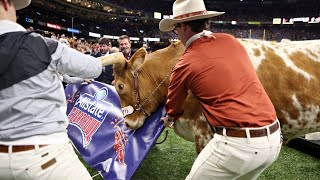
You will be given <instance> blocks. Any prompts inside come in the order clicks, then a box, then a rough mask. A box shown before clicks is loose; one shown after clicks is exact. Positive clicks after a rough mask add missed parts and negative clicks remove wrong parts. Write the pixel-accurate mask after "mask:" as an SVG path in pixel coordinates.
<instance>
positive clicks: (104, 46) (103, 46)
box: [97, 37, 111, 57]
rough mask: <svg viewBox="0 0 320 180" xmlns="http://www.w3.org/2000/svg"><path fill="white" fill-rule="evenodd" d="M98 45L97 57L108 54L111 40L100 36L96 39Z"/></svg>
mask: <svg viewBox="0 0 320 180" xmlns="http://www.w3.org/2000/svg"><path fill="white" fill-rule="evenodd" d="M98 43H99V45H100V54H97V56H98V57H100V56H104V55H106V54H110V49H111V42H110V40H109V39H108V38H106V37H102V38H100V39H99V41H98Z"/></svg>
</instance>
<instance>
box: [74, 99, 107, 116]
mask: <svg viewBox="0 0 320 180" xmlns="http://www.w3.org/2000/svg"><path fill="white" fill-rule="evenodd" d="M96 102H97V101H91V99H90V98H88V97H84V98H79V99H77V101H76V103H75V105H74V106H78V105H79V107H81V109H83V110H85V111H87V112H89V113H90V114H92V115H94V116H96V117H98V118H101V117H102V115H103V113H104V108H103V107H100V106H99V105H98V104H96Z"/></svg>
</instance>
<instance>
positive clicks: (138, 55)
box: [128, 48, 147, 71]
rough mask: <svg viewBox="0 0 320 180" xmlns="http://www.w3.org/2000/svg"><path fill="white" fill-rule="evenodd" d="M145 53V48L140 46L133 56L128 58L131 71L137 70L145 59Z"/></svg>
mask: <svg viewBox="0 0 320 180" xmlns="http://www.w3.org/2000/svg"><path fill="white" fill-rule="evenodd" d="M146 55H147V51H146V49H145V48H140V49H138V50H137V51H136V52H135V53H134V54H133V56H132V57H131V58H130V61H129V62H128V64H129V65H130V66H131V69H132V70H133V71H137V70H139V68H140V66H141V65H142V64H143V63H144V61H145V59H146Z"/></svg>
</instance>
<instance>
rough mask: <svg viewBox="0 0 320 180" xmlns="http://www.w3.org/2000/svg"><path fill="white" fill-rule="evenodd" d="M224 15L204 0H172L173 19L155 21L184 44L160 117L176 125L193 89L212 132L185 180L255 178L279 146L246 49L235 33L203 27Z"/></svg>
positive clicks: (277, 133) (271, 111)
mask: <svg viewBox="0 0 320 180" xmlns="http://www.w3.org/2000/svg"><path fill="white" fill-rule="evenodd" d="M223 13H224V12H216V11H207V10H206V8H205V5H204V2H203V0H176V1H175V2H174V4H173V18H172V19H163V20H161V22H160V24H159V28H160V30H161V31H171V30H174V31H175V33H176V34H178V37H179V39H180V40H181V41H182V43H183V44H184V45H185V46H186V50H185V53H184V54H183V55H182V57H181V58H180V60H179V61H178V63H177V64H176V66H175V67H174V70H173V72H172V75H171V79H170V86H169V90H168V100H167V102H166V111H167V116H166V117H164V118H162V121H164V124H165V125H166V126H167V127H171V128H174V126H173V125H174V120H176V119H178V118H179V117H180V116H181V115H182V114H183V109H184V106H183V105H184V101H185V99H186V97H187V94H188V90H191V91H192V93H193V94H194V95H195V96H196V97H197V98H198V100H199V102H200V105H201V107H202V110H203V113H204V115H205V117H206V119H207V120H208V122H209V124H210V125H211V126H212V129H214V130H215V134H214V138H213V139H212V140H211V141H210V142H209V144H208V145H207V146H206V147H205V148H204V149H203V150H202V151H201V153H200V154H199V156H198V157H197V159H196V160H195V162H194V164H193V166H192V169H191V171H190V173H189V175H188V176H187V178H186V179H201V180H205V179H256V178H257V177H258V176H259V175H260V174H261V173H262V172H263V170H265V169H266V168H267V167H269V166H270V165H271V164H272V163H273V162H274V161H275V160H276V159H277V157H278V155H279V152H280V149H281V144H282V140H281V132H280V125H279V121H278V120H277V117H276V112H275V109H274V107H273V105H272V103H271V101H270V99H269V97H268V95H267V94H266V92H265V90H264V88H263V86H262V84H261V83H260V81H259V79H258V76H257V75H256V73H255V71H254V68H253V66H252V64H251V61H250V59H249V57H248V54H247V52H246V50H245V49H244V47H243V46H242V45H241V44H240V43H239V42H238V40H237V39H236V38H234V37H233V36H231V35H228V34H223V33H212V32H210V31H207V30H206V29H209V28H208V26H209V18H211V17H214V16H218V15H221V14H223Z"/></svg>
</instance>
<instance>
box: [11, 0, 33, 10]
mask: <svg viewBox="0 0 320 180" xmlns="http://www.w3.org/2000/svg"><path fill="white" fill-rule="evenodd" d="M12 2H13V6H14V7H15V9H16V10H20V9H23V8H25V7H27V6H29V4H30V3H31V0H13V1H12Z"/></svg>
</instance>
